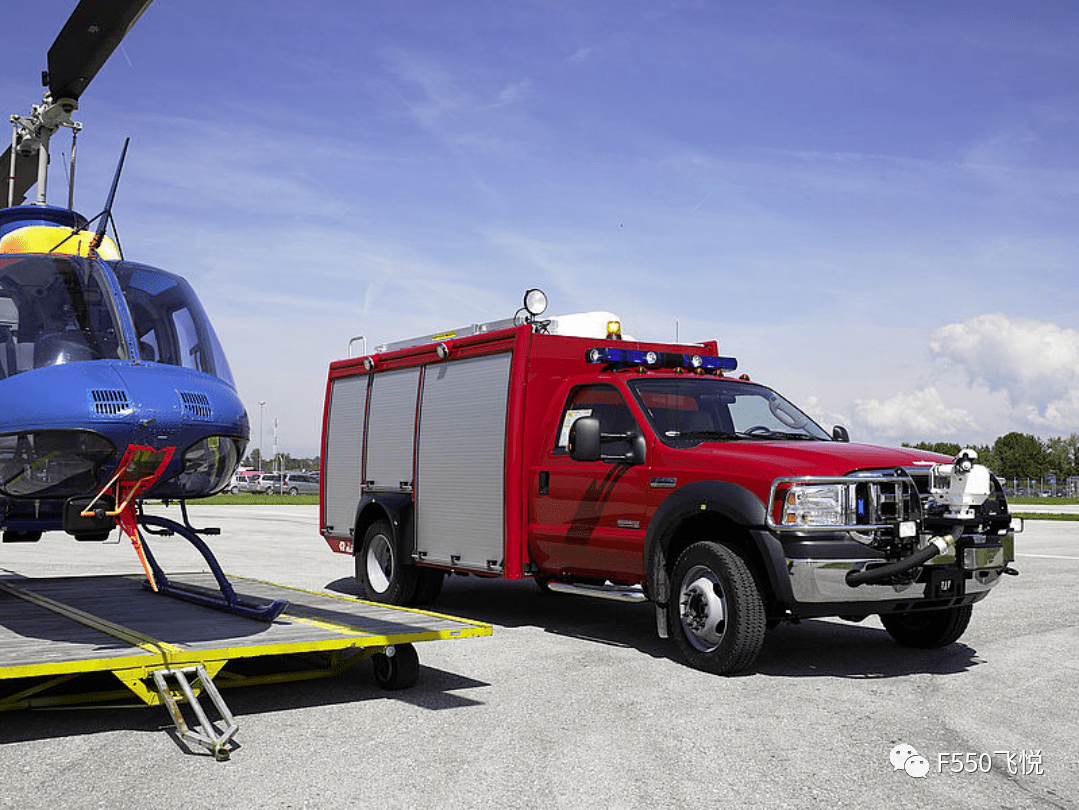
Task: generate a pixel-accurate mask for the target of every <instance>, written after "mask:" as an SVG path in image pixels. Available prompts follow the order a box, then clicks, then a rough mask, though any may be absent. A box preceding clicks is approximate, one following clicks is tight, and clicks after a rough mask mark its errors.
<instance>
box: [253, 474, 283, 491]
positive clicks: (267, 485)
mask: <svg viewBox="0 0 1079 810" xmlns="http://www.w3.org/2000/svg"><path fill="white" fill-rule="evenodd" d="M283 477H284V476H282V475H281V473H263V474H262V475H260V476H259V480H258V489H257V490H255V491H256V492H264V493H265V494H267V495H280V494H281V493H282V492H284V490H283V489H282V485H283V482H282V479H283Z"/></svg>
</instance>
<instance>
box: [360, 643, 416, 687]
mask: <svg viewBox="0 0 1079 810" xmlns="http://www.w3.org/2000/svg"><path fill="white" fill-rule="evenodd" d="M371 663H372V666H373V669H374V672H375V682H376V683H377V684H378V685H379V686H380V687H382V688H383V689H408V688H409V687H410V686H414V685H415V684H416V680H417V679H418V678H419V677H420V657H419V656H418V655H416V648H415V647H413V646H412V645H411V644H398V645H397V646H395V647H387V648H386V652H384V653H376V654H375V655H374V656H373V657H372V658H371Z"/></svg>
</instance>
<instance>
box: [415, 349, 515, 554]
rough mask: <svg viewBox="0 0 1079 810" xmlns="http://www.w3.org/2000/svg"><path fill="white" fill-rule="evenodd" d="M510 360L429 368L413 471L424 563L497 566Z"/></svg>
mask: <svg viewBox="0 0 1079 810" xmlns="http://www.w3.org/2000/svg"><path fill="white" fill-rule="evenodd" d="M510 359H511V355H510V354H509V353H503V354H496V355H488V356H484V357H475V358H469V359H466V360H451V361H448V362H445V363H439V364H437V365H431V366H428V367H427V370H426V374H425V377H424V382H423V401H422V405H421V408H420V440H419V449H418V462H417V470H416V476H417V478H416V487H417V492H416V540H417V542H416V547H417V550H418V551H419V552H420V553H421V554H423V559H424V560H426V561H427V562H433V563H441V564H448V565H454V566H456V567H462V568H475V569H483V570H491V571H501V569H502V564H503V535H504V527H505V520H504V516H503V510H504V492H505V487H504V480H503V478H504V467H505V432H506V399H507V396H508V392H509V374H510ZM489 561H494V563H495V564H494V566H491V565H489Z"/></svg>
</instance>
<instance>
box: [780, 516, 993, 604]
mask: <svg viewBox="0 0 1079 810" xmlns="http://www.w3.org/2000/svg"><path fill="white" fill-rule="evenodd" d="M1013 542H1014V541H1013V537H1012V535H1010V534H1008V535H1005V536H1003V537H999V538H994V539H992V540H987V539H981V538H979V539H978V540H977V541H973V542H972V541H971V540H970V538H966V539H965V540H964V541H963V542H962V543H961V544H960V547H959V548H958V549H952V550H950V551H949V553H947V554H942V555H939V556H937V557H935V558H933V559H932V560H930V562H929V563H927V564H926V565H925V566H923V567H922V568H921V570H920V571H919V572H918V573H917V575H916V576H914V577H912V578H910V579H909V580H908V581H903V582H897V583H895V584H877V585H859V586H858V587H851V586H850V585H848V584H847V581H846V577H847V574H848V572H850V571H862V570H865V569H866V568H869V567H872V566H874V565H880V564H881V563H882V560H881V559H880V558H879V557H864V556H860V555H853V554H852V555H849V556H845V557H834V556H829V557H828V558H813V557H788V558H787V575H788V576H789V578H790V588H791V595H792V596H793V598H794V601H795V602H796V603H799V604H808V605H822V604H832V605H837V604H838V605H841V604H846V603H854V604H866V603H886V602H903V603H909V602H911V601H912V600H914V601H920V600H925V601H934V602H935V601H937V600H940V599H959V598H964V597H974V599H965V601H976V600H977V599H980V598H982V597H984V596H985V594H986V593H988V592H989V590H990V589H991V588H992V587H993V586H994V585H996V583H997V582H998V581H999V580H1000V577H1001V576H1002V575H1003V574H1004V571H1005V569H1006V568H1007V564H1008V562H1010V561H1011V560H1012V559H1014V554H1013V551H1012V549H1013ZM803 548H804V546H803Z"/></svg>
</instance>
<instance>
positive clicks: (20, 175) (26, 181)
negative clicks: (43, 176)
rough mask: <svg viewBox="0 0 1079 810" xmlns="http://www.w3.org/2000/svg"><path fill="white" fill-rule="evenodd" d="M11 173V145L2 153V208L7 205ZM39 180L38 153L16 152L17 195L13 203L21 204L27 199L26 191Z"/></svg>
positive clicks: (0, 198) (0, 203) (0, 158)
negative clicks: (25, 153)
mask: <svg viewBox="0 0 1079 810" xmlns="http://www.w3.org/2000/svg"><path fill="white" fill-rule="evenodd" d="M10 174H11V145H10V144H9V145H8V148H7V149H5V150H4V154H3V155H0V177H2V178H3V182H0V208H4V207H5V206H6V205H7V195H8V182H9V179H8V176H9V175H10ZM36 182H37V155H36V154H35V155H24V154H22V153H21V152H16V153H15V197H14V199H13V201H12V205H21V204H22V202H23V201H24V200H25V199H26V192H27V191H28V190H29V189H30V186H32V185H34V183H36Z"/></svg>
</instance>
